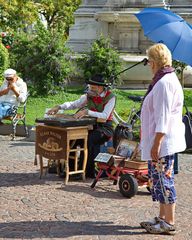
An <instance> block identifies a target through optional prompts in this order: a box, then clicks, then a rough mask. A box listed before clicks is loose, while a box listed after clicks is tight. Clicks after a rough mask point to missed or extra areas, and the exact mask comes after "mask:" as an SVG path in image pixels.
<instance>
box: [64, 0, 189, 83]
mask: <svg viewBox="0 0 192 240" xmlns="http://www.w3.org/2000/svg"><path fill="white" fill-rule="evenodd" d="M145 7H162V8H167V9H170V10H171V11H173V12H175V13H177V14H179V15H180V16H182V17H183V18H184V19H185V20H186V21H188V22H189V23H192V5H191V0H182V1H181V0H83V1H82V4H81V5H80V7H79V9H78V10H77V11H76V12H75V24H74V25H73V26H72V27H71V28H70V33H69V41H68V44H69V46H70V48H71V49H73V50H74V51H75V52H78V53H82V52H87V51H89V49H90V46H91V44H92V42H93V41H94V40H96V39H97V38H98V37H99V36H100V35H101V34H102V35H104V36H109V37H110V38H111V42H112V44H113V46H114V47H115V48H116V49H118V50H119V52H120V53H121V57H122V59H123V61H124V62H125V67H127V66H129V65H132V64H134V63H135V62H138V61H140V60H142V59H143V57H144V56H145V51H146V49H147V48H148V47H149V45H151V42H150V41H149V40H148V39H147V38H146V37H145V36H144V34H143V30H142V28H141V25H140V23H139V21H138V20H137V18H136V17H135V15H134V14H135V13H137V12H140V11H141V10H142V9H143V8H145ZM150 77H151V75H150V73H149V72H148V70H143V68H140V70H139V71H137V72H136V71H135V70H134V69H133V70H131V71H130V72H129V75H128V74H124V75H123V76H122V78H123V79H125V80H129V84H130V83H132V82H135V81H136V80H137V81H136V82H137V83H139V82H140V83H146V82H149V79H150Z"/></svg>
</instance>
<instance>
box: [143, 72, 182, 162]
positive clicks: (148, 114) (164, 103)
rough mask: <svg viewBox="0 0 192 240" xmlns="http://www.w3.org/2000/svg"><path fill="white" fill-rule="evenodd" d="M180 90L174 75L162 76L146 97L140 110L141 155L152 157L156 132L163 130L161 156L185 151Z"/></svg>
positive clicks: (146, 158)
mask: <svg viewBox="0 0 192 240" xmlns="http://www.w3.org/2000/svg"><path fill="white" fill-rule="evenodd" d="M183 99H184V97H183V90H182V87H181V84H180V82H179V80H178V78H177V76H176V74H175V73H174V72H173V73H168V74H166V75H164V76H163V77H162V78H161V79H160V80H159V81H158V82H157V83H156V84H155V86H154V87H153V89H152V91H151V92H150V93H149V94H148V95H147V96H146V98H145V100H144V102H143V106H142V110H141V158H142V160H151V148H152V146H153V143H154V139H155V135H156V133H164V134H165V135H164V138H163V141H162V143H161V147H160V158H161V157H164V156H166V155H171V154H174V153H177V152H181V151H184V150H185V148H186V143H185V126H184V124H183V122H182V109H183Z"/></svg>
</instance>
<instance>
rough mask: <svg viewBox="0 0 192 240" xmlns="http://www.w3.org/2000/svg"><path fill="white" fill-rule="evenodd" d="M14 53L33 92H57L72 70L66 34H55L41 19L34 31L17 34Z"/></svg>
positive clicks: (14, 60)
mask: <svg viewBox="0 0 192 240" xmlns="http://www.w3.org/2000/svg"><path fill="white" fill-rule="evenodd" d="M10 53H11V54H10V56H11V63H12V66H14V67H15V69H17V71H18V72H20V73H21V75H22V77H23V78H24V79H25V81H26V82H27V84H28V85H29V88H30V91H31V92H32V94H33V95H36V94H37V95H47V94H54V93H56V90H57V89H61V88H62V87H63V85H64V84H65V83H66V81H67V78H68V76H69V74H70V72H71V62H70V59H69V50H68V49H67V48H66V47H65V44H64V40H63V38H62V34H61V33H58V34H55V35H52V34H51V32H49V31H48V30H46V29H45V27H44V26H43V25H42V24H41V23H38V24H37V26H36V27H35V32H34V33H33V34H26V33H22V34H21V33H20V34H19V35H16V36H15V41H14V44H13V47H12V49H11V51H10Z"/></svg>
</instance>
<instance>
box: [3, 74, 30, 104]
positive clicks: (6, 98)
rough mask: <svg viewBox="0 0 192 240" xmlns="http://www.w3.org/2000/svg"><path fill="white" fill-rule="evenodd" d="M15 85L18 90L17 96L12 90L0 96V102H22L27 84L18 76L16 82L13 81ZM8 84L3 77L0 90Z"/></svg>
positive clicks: (25, 95)
mask: <svg viewBox="0 0 192 240" xmlns="http://www.w3.org/2000/svg"><path fill="white" fill-rule="evenodd" d="M13 84H14V85H15V88H16V90H17V91H18V92H19V96H18V97H17V96H16V95H15V93H14V92H13V91H12V90H9V92H8V93H7V94H6V95H2V96H0V103H9V104H12V105H15V106H18V105H19V104H20V103H21V102H24V101H25V100H26V98H27V85H26V83H25V82H24V81H23V79H21V78H19V77H18V79H17V81H16V82H14V83H13ZM7 86H8V81H7V80H6V79H5V80H4V82H3V84H2V85H1V87H0V91H2V90H4V89H6V88H7Z"/></svg>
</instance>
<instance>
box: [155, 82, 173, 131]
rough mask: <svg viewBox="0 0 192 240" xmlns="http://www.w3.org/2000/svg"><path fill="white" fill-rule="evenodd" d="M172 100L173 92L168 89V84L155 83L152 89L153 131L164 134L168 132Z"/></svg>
mask: <svg viewBox="0 0 192 240" xmlns="http://www.w3.org/2000/svg"><path fill="white" fill-rule="evenodd" d="M172 102H173V93H172V92H171V91H170V89H169V85H168V84H165V83H163V82H160V83H159V84H157V85H156V86H155V88H154V91H153V109H154V121H155V125H156V128H155V132H160V133H165V134H166V133H167V132H168V126H169V124H170V117H171V106H172Z"/></svg>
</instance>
